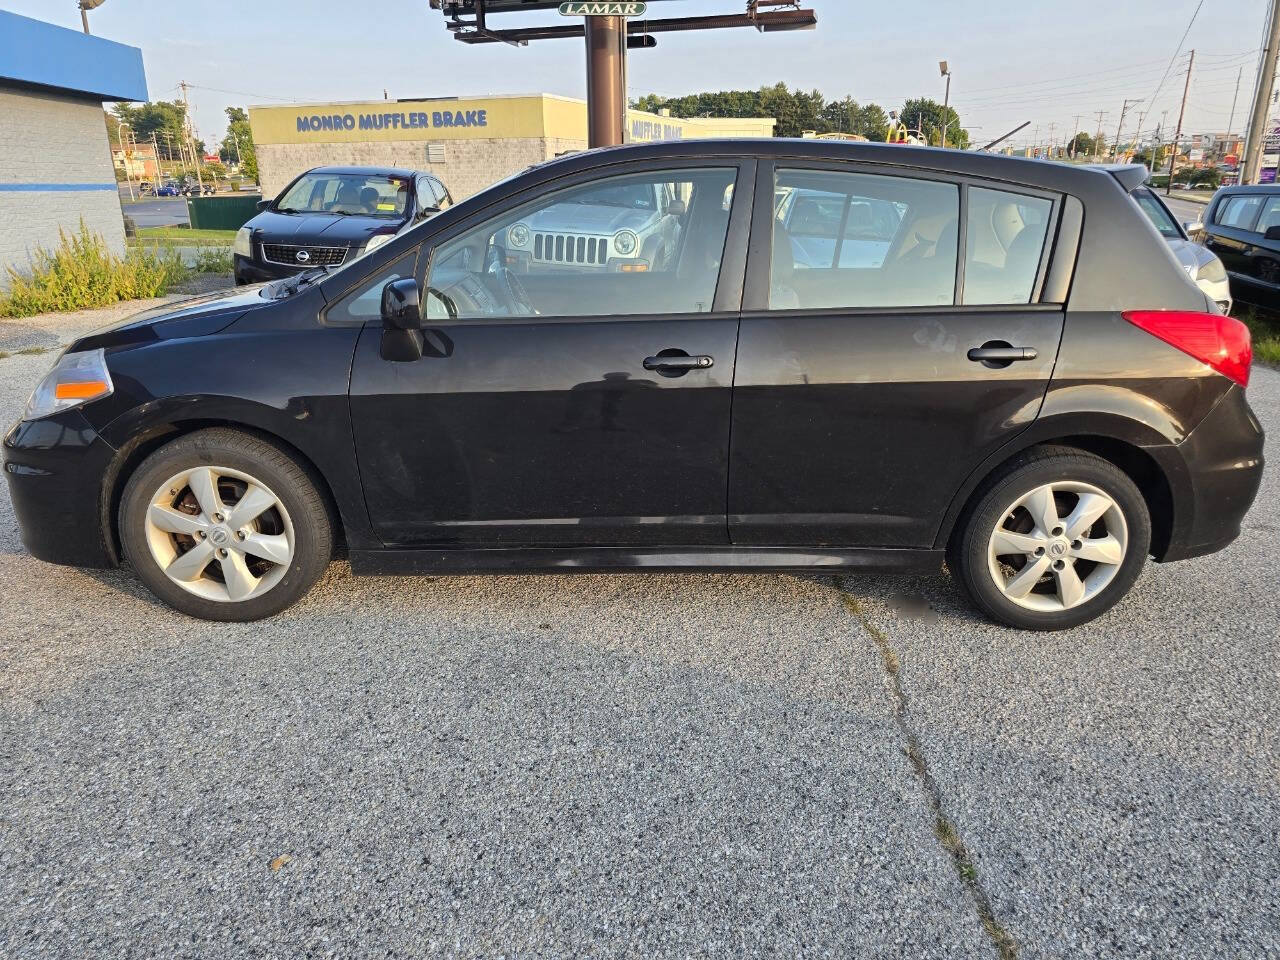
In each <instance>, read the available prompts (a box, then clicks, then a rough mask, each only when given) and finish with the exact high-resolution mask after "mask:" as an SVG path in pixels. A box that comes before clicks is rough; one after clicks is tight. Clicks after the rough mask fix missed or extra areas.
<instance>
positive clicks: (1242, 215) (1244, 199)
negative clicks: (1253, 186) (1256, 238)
mask: <svg viewBox="0 0 1280 960" xmlns="http://www.w3.org/2000/svg"><path fill="white" fill-rule="evenodd" d="M1262 200H1263V198H1262V197H1261V196H1256V195H1254V196H1241V197H1227V199H1225V200H1223V201H1222V206H1220V207H1219V208H1218V215H1217V218H1216V219H1215V220H1214V223H1216V224H1218V225H1219V226H1222V227H1234V228H1235V229H1237V230H1249V229H1251V228H1252V227H1253V221H1254V220H1256V219H1257V216H1258V208H1260V207H1261V206H1262Z"/></svg>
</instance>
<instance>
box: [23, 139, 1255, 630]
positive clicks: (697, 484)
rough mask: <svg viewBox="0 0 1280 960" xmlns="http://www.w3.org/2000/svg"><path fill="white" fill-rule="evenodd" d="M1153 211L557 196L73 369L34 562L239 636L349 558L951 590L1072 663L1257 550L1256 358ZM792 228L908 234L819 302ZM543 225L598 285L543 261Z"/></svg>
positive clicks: (526, 192) (986, 165)
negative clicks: (1119, 607) (630, 250)
mask: <svg viewBox="0 0 1280 960" xmlns="http://www.w3.org/2000/svg"><path fill="white" fill-rule="evenodd" d="M1145 177H1146V170H1145V168H1142V167H1126V168H1121V169H1117V170H1111V171H1102V170H1090V169H1086V168H1082V167H1072V166H1068V165H1065V164H1044V163H1037V162H1034V161H1029V160H1023V159H1017V158H1010V157H1001V156H993V155H990V154H982V153H966V152H962V151H941V150H930V149H927V148H917V147H912V146H907V145H894V146H887V145H881V144H869V143H843V142H831V141H799V140H796V141H788V140H777V141H736V140H711V141H708V140H703V141H697V140H691V141H670V142H664V143H654V144H645V145H636V146H629V147H624V148H618V149H612V150H607V151H590V152H585V153H578V154H574V155H572V156H568V157H565V158H563V159H559V160H555V161H552V162H549V163H546V164H544V165H541V166H538V167H535V168H532V169H530V170H528V171H526V172H525V173H523V174H520V175H518V176H515V177H512V178H510V179H508V180H505V181H503V182H502V183H500V184H497V185H495V186H494V187H492V188H490V189H489V190H487V191H485V192H483V193H481V194H478V195H476V196H473V197H470V198H468V199H467V200H465V201H463V202H462V203H459V204H458V205H456V206H454V207H451V208H450V209H448V210H445V211H444V212H443V213H441V214H440V215H439V216H436V217H434V218H432V219H430V220H428V221H426V222H424V223H419V224H417V225H416V226H413V227H411V228H410V229H408V230H405V231H404V232H402V233H400V234H399V235H397V236H395V237H394V238H392V239H390V240H387V241H386V242H385V243H383V244H381V245H380V246H378V247H376V248H374V249H372V250H366V252H365V253H364V255H362V256H359V257H356V258H354V259H350V260H347V261H345V262H344V263H343V264H342V265H341V266H340V267H339V268H336V269H335V268H329V267H320V268H315V269H311V270H308V271H307V272H304V273H301V274H298V275H296V276H291V277H287V278H283V279H280V280H276V281H273V282H270V283H267V284H265V285H263V286H261V287H258V288H254V289H247V290H241V291H235V292H226V293H221V294H216V295H210V296H205V297H202V298H197V299H194V300H188V301H185V302H183V303H179V304H166V305H164V306H162V307H159V308H156V309H154V310H152V311H149V312H147V313H143V314H140V315H138V316H136V317H134V318H132V319H130V320H127V321H125V322H123V323H121V324H120V325H118V326H116V327H114V328H108V329H106V330H101V331H98V332H95V333H92V334H88V335H85V336H82V337H79V338H78V339H76V340H75V341H74V342H73V343H72V344H71V346H70V347H69V348H68V350H67V351H66V353H64V354H63V355H62V356H61V357H60V358H59V360H58V361H57V363H56V364H55V365H54V367H53V369H52V370H51V371H50V373H49V374H48V375H47V376H46V377H45V378H44V379H43V380H42V381H41V382H40V383H39V385H37V387H36V390H35V393H34V394H33V395H32V398H31V402H30V404H29V406H28V407H27V410H26V412H25V414H24V415H23V418H22V420H21V421H20V422H19V423H18V424H16V425H15V426H14V427H13V428H12V429H11V430H10V432H9V433H8V435H7V436H6V438H5V440H4V458H5V462H6V466H5V476H6V478H7V479H8V482H9V485H10V489H11V492H12V499H13V504H14V509H15V512H16V515H17V519H18V523H19V526H20V529H21V534H22V538H23V541H24V543H25V544H26V545H27V548H28V549H29V550H30V551H31V553H32V554H34V555H35V556H36V557H39V558H41V559H44V560H48V561H51V562H54V563H68V564H77V565H81V566H114V565H115V564H117V563H119V562H120V561H121V560H122V559H127V560H128V561H129V562H130V564H131V566H132V568H133V570H134V571H135V572H136V574H137V576H138V577H139V578H140V579H141V580H142V581H143V582H144V583H145V584H146V585H147V586H148V587H149V588H150V589H151V590H152V591H153V592H154V593H155V594H156V595H157V596H158V597H160V598H161V599H162V600H164V601H165V602H167V603H169V604H171V605H172V606H174V607H175V608H177V609H178V610H181V611H184V612H186V613H188V614H191V615H193V616H198V617H206V618H209V619H215V620H251V619H255V618H259V617H264V616H268V615H270V614H273V613H275V612H277V611H279V610H281V609H283V608H285V607H287V606H288V605H289V604H291V603H293V602H294V601H295V600H297V599H298V598H299V597H300V596H302V595H303V594H304V593H305V592H306V591H307V590H308V589H309V588H310V586H311V585H312V583H314V582H315V580H316V578H317V577H319V575H320V574H321V572H322V571H323V570H324V568H325V566H326V564H327V563H328V562H329V559H330V557H331V556H332V554H333V551H334V549H335V546H336V545H338V544H342V545H343V548H344V550H345V553H346V556H347V557H348V558H349V560H350V563H351V567H352V569H353V571H354V572H355V573H357V574H366V573H377V574H385V573H433V574H460V573H475V572H484V571H494V572H510V571H516V570H529V569H533V570H547V571H588V570H644V571H652V570H689V569H713V570H788V571H802V572H807V573H811V574H812V573H820V574H825V575H833V574H841V573H854V572H857V571H859V570H862V569H865V568H867V567H881V568H887V569H890V570H897V571H911V572H921V571H938V570H939V569H940V568H941V565H942V562H943V560H944V558H945V559H946V561H947V563H948V566H949V567H950V569H951V571H952V573H953V576H954V578H955V580H956V582H957V583H959V584H960V585H961V586H962V587H963V589H964V590H965V591H966V592H967V593H968V595H969V596H970V597H971V598H972V600H973V601H974V603H975V604H976V605H977V606H978V608H979V609H981V610H982V611H983V612H985V613H986V614H987V615H989V616H991V617H993V618H995V619H997V620H1000V621H1003V622H1005V623H1008V624H1012V625H1014V626H1018V627H1025V628H1031V629H1058V628H1064V627H1070V626H1075V625H1078V624H1082V623H1085V622H1086V621H1088V620H1090V619H1092V618H1094V617H1096V616H1098V615H1099V614H1101V613H1103V612H1104V611H1106V610H1107V609H1109V608H1110V607H1111V606H1112V605H1113V604H1115V603H1116V602H1117V601H1119V600H1120V599H1121V598H1122V597H1124V596H1125V594H1126V593H1127V592H1128V590H1129V588H1130V587H1131V586H1132V585H1133V583H1134V580H1135V579H1136V577H1137V576H1138V573H1139V571H1140V570H1141V568H1142V566H1143V564H1144V562H1145V561H1146V558H1147V557H1148V555H1151V556H1154V558H1155V559H1156V560H1157V561H1159V562H1167V561H1173V560H1181V559H1185V558H1187V557H1196V556H1201V555H1203V554H1208V553H1212V552H1214V551H1216V550H1220V549H1221V548H1223V547H1224V546H1226V545H1227V544H1228V543H1230V542H1231V541H1232V540H1233V539H1234V538H1235V537H1236V536H1237V535H1238V533H1239V530H1240V523H1241V520H1242V518H1243V517H1244V515H1245V513H1246V511H1247V510H1248V509H1249V507H1250V505H1251V504H1252V502H1253V499H1254V496H1255V495H1256V493H1257V490H1258V485H1259V482H1260V477H1261V472H1262V451H1263V435H1262V430H1261V427H1260V426H1259V424H1258V420H1257V418H1256V417H1255V416H1254V415H1253V413H1252V412H1251V410H1250V409H1249V405H1248V403H1247V401H1246V399H1245V386H1246V384H1247V383H1248V379H1249V368H1250V361H1251V354H1250V344H1249V334H1248V330H1247V329H1246V328H1245V327H1244V326H1243V325H1242V324H1241V323H1239V322H1238V321H1236V320H1234V319H1232V318H1230V317H1226V316H1223V315H1222V314H1221V313H1219V312H1218V310H1217V309H1216V307H1215V306H1214V305H1213V304H1212V303H1211V302H1210V301H1209V300H1208V298H1207V297H1206V296H1205V295H1204V293H1202V292H1201V291H1200V290H1199V289H1198V288H1197V287H1196V286H1195V285H1193V284H1191V283H1188V282H1187V279H1186V276H1185V273H1184V272H1183V270H1182V269H1181V268H1180V267H1179V266H1178V264H1177V262H1176V261H1175V260H1174V258H1173V257H1172V256H1170V255H1169V252H1168V250H1166V249H1165V248H1164V245H1163V243H1162V242H1161V240H1160V238H1159V237H1158V235H1157V234H1156V233H1155V232H1154V231H1153V230H1152V229H1151V225H1150V222H1149V221H1148V219H1147V217H1146V216H1145V215H1144V214H1143V212H1142V210H1141V208H1140V207H1139V206H1138V203H1137V202H1136V201H1135V199H1134V198H1133V196H1132V194H1133V191H1135V190H1137V189H1139V188H1140V187H1141V186H1142V185H1143V181H1144V180H1145ZM649 188H652V189H653V191H654V193H653V195H654V196H659V195H667V196H670V197H680V198H682V199H681V200H680V202H681V203H683V204H684V211H683V213H681V214H679V215H677V214H676V213H674V212H673V211H672V210H671V209H670V207H668V215H669V216H672V217H676V219H678V220H679V227H680V229H679V235H678V241H677V242H676V245H675V247H674V249H672V250H670V251H668V252H667V255H666V256H665V257H663V258H661V260H660V262H658V263H657V264H656V265H654V266H653V268H652V269H645V270H625V269H619V270H612V269H601V263H600V260H601V243H600V238H607V231H605V230H602V229H601V226H600V223H599V218H600V213H599V211H600V210H601V208H602V207H607V206H608V204H607V203H606V202H605V200H606V199H607V198H614V197H617V196H618V195H619V191H622V192H624V193H625V192H629V191H636V193H637V195H638V194H639V193H640V192H642V190H643V192H644V193H645V195H646V196H647V195H648V193H647V191H648V189H649ZM796 190H806V191H816V192H817V193H818V194H821V195H823V196H824V197H828V196H835V197H838V198H841V199H840V202H841V204H842V205H843V206H844V208H845V212H846V213H851V211H852V209H853V208H854V207H855V206H857V205H859V204H863V203H866V202H868V201H885V202H888V203H891V204H893V205H894V208H895V211H896V213H897V215H898V224H897V228H896V230H895V231H894V234H893V236H892V239H891V240H890V241H889V244H888V247H887V248H886V249H885V251H884V256H883V257H881V258H880V262H879V263H878V265H876V266H863V265H857V266H843V265H841V264H843V263H844V261H843V259H842V258H841V256H840V255H839V253H838V252H837V249H833V250H832V259H831V265H827V266H816V265H812V264H811V265H809V266H807V267H801V266H800V265H798V264H797V262H796V257H795V253H794V250H795V246H794V245H793V243H792V237H791V236H790V233H789V228H788V225H787V224H786V223H785V222H781V221H779V220H778V219H777V216H776V212H775V204H774V202H773V198H775V197H777V196H779V195H780V194H782V193H785V192H786V191H796ZM399 193H400V191H399V190H397V192H396V194H397V195H398V194H399ZM288 197H289V192H288V191H286V198H288ZM761 200H763V203H761V202H760V201H761ZM824 202H825V201H824ZM277 205H279V201H277ZM574 210H580V219H575V218H574V216H573V211H574ZM273 214H274V211H273ZM327 215H328V216H329V217H333V216H334V212H333V211H328V212H327ZM281 216H283V215H281ZM841 216H842V219H844V214H843V213H842V215H841ZM542 217H546V218H548V219H554V220H555V222H556V223H557V224H558V225H560V227H561V233H563V234H564V235H566V236H584V237H585V236H587V235H590V236H595V237H596V238H597V242H596V244H595V245H596V251H595V258H594V261H593V259H592V256H591V253H590V252H589V251H588V249H587V243H586V242H585V240H584V242H583V243H582V244H581V245H579V244H578V242H577V240H575V241H574V259H573V261H572V264H568V263H567V256H566V257H565V258H564V259H562V258H560V257H558V256H557V257H556V259H555V260H554V262H544V261H545V260H546V257H545V251H546V241H545V240H544V241H543V251H544V257H543V258H542V259H539V258H538V257H536V256H534V257H533V258H530V259H529V260H527V261H526V260H524V259H523V258H521V257H517V256H513V252H512V248H513V246H518V247H520V248H521V249H525V248H527V243H526V241H525V240H524V238H523V236H522V235H519V234H518V232H517V235H516V236H514V237H513V229H514V228H515V227H516V226H517V225H519V224H525V225H531V224H537V223H539V222H541V221H540V218H542ZM335 219H336V217H335ZM340 222H345V221H340ZM628 229H629V228H628ZM530 233H531V234H532V233H534V231H533V228H532V227H530ZM836 235H837V237H841V236H843V235H844V234H843V231H840V230H837V232H836ZM638 239H639V238H638V237H637V240H638ZM534 242H535V244H536V241H534ZM839 245H840V243H839V240H837V243H836V248H838V247H839ZM624 246H625V245H624ZM612 249H614V247H612V246H611V245H610V244H605V249H604V254H605V257H606V266H607V265H608V263H609V261H610V260H611V259H612V256H611V250H612ZM579 250H581V252H582V255H581V256H579ZM565 251H566V254H567V251H568V242H567V241H566V242H565ZM962 251H963V252H962ZM535 253H536V246H535ZM517 267H518V268H519V269H517ZM1205 589H1206V590H1209V589H1222V584H1221V583H1218V582H1215V583H1214V584H1209V583H1206V584H1205Z"/></svg>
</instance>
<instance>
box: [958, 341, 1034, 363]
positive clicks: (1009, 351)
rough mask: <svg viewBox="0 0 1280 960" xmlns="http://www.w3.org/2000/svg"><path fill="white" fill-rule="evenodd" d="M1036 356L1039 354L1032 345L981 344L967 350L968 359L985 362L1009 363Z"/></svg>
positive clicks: (1031, 358)
mask: <svg viewBox="0 0 1280 960" xmlns="http://www.w3.org/2000/svg"><path fill="white" fill-rule="evenodd" d="M1038 356H1040V354H1039V353H1037V352H1036V349H1035V348H1034V347H1011V346H1008V345H1007V344H1005V345H1002V346H998V347H997V346H988V345H986V344H983V345H982V346H981V347H974V348H973V349H972V350H970V351H969V359H970V360H972V361H974V362H975V363H987V364H1009V363H1013V362H1015V361H1017V360H1034V359H1036V358H1037V357H1038Z"/></svg>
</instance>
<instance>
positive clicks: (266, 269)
mask: <svg viewBox="0 0 1280 960" xmlns="http://www.w3.org/2000/svg"><path fill="white" fill-rule="evenodd" d="M231 260H232V263H233V265H234V270H235V275H236V284H237V285H238V286H243V285H244V284H247V283H264V282H265V281H268V280H279V279H281V278H282V277H292V276H295V275H297V274H299V273H301V272H302V271H303V270H308V269H310V267H304V266H299V267H290V266H287V265H285V264H283V263H265V262H263V261H261V260H253V259H251V258H249V257H242V256H241V255H240V254H238V253H237V254H233V255H232V257H231Z"/></svg>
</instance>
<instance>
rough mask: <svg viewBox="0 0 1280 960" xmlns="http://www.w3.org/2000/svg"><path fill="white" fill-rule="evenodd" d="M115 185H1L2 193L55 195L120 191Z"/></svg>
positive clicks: (0, 191)
mask: <svg viewBox="0 0 1280 960" xmlns="http://www.w3.org/2000/svg"><path fill="white" fill-rule="evenodd" d="M119 189H120V188H119V187H118V186H116V185H115V184H114V183H0V193H54V192H65V191H69V190H75V191H84V190H119Z"/></svg>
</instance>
